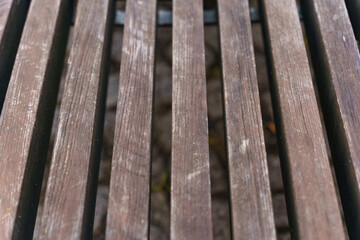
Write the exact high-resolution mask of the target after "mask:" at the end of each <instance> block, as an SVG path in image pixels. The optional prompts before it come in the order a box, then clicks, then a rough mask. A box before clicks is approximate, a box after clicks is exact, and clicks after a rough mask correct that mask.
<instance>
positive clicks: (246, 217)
mask: <svg viewBox="0 0 360 240" xmlns="http://www.w3.org/2000/svg"><path fill="white" fill-rule="evenodd" d="M218 9H219V26H220V41H221V56H222V70H223V71H222V72H223V86H224V88H223V89H224V102H225V104H224V106H225V124H226V141H227V153H228V161H229V183H230V186H229V187H230V196H231V198H230V200H231V201H230V202H231V218H232V219H231V220H232V221H231V223H232V236H233V239H276V234H275V224H274V216H273V210H272V201H271V192H270V183H269V174H268V169H267V160H266V150H265V142H264V135H263V127H262V118H261V110H260V98H259V90H258V86H257V77H256V67H255V56H254V47H253V40H252V35H251V20H250V14H249V3H248V0H222V1H220V0H219V1H218Z"/></svg>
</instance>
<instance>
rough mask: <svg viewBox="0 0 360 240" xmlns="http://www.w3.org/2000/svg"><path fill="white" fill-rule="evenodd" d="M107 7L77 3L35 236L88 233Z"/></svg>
mask: <svg viewBox="0 0 360 240" xmlns="http://www.w3.org/2000/svg"><path fill="white" fill-rule="evenodd" d="M112 7H113V1H111V0H104V1H98V0H78V3H77V7H76V19H75V25H74V32H73V42H72V47H71V49H70V56H69V59H68V61H67V64H68V67H67V69H68V70H67V73H66V80H65V87H64V95H63V97H62V103H61V107H60V113H59V125H58V130H57V134H56V139H55V146H54V150H53V155H52V159H51V168H50V173H49V179H48V183H47V188H46V195H45V202H44V209H43V216H42V219H41V228H40V230H39V239H90V237H91V234H92V221H93V213H94V211H95V209H94V207H95V199H96V188H97V178H98V168H99V161H100V152H101V142H102V140H101V139H102V137H101V136H102V126H103V116H104V109H105V89H106V82H107V81H106V72H105V71H106V67H105V66H106V65H107V64H108V60H109V59H108V58H107V55H108V54H107V53H108V46H109V40H110V38H109V35H110V26H111V21H112V16H111V15H112V13H113V12H112V10H113V8H112ZM89 19H91V24H89Z"/></svg>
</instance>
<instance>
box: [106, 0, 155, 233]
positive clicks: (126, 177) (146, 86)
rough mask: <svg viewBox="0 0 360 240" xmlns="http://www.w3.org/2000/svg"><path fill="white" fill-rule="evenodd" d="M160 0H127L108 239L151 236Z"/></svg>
mask: <svg viewBox="0 0 360 240" xmlns="http://www.w3.org/2000/svg"><path fill="white" fill-rule="evenodd" d="M156 2H157V1H156V0H147V1H140V0H128V1H126V19H125V29H124V38H123V49H122V56H121V68H120V80H119V96H118V103H117V110H116V123H115V135H114V149H113V158H112V167H111V180H110V193H109V194H110V196H109V206H108V215H107V223H106V238H107V239H147V238H148V234H149V214H150V213H149V211H150V206H149V205H150V169H151V165H150V164H151V126H152V124H151V122H152V108H153V92H154V61H155V35H156V34H155V30H156Z"/></svg>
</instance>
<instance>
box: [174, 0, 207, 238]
mask: <svg viewBox="0 0 360 240" xmlns="http://www.w3.org/2000/svg"><path fill="white" fill-rule="evenodd" d="M203 21H204V19H203V3H202V0H194V1H183V0H174V2H173V69H172V77H173V81H172V84H173V85H172V151H171V239H212V223H211V222H212V221H211V193H210V164H209V145H208V120H207V105H206V74H205V47H204V22H203Z"/></svg>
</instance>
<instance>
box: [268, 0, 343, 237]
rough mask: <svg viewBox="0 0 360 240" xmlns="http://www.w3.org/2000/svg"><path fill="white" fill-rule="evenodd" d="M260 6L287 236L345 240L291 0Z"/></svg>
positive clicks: (306, 61) (311, 85) (313, 92)
mask: <svg viewBox="0 0 360 240" xmlns="http://www.w3.org/2000/svg"><path fill="white" fill-rule="evenodd" d="M261 3H262V6H263V9H264V18H263V19H265V22H264V28H265V38H266V39H267V49H268V55H269V56H268V57H269V65H270V67H271V70H270V72H271V75H272V76H271V77H272V80H271V87H272V94H273V99H274V109H275V113H276V120H277V127H276V129H277V132H278V141H279V145H280V151H281V161H282V170H283V176H284V179H285V183H284V184H285V188H286V192H285V194H286V197H287V204H288V205H289V206H288V209H290V211H288V214H289V216H290V218H289V219H290V224H291V231H292V232H291V234H292V237H293V238H295V239H345V231H344V227H343V223H342V218H341V213H340V208H339V206H340V205H339V203H338V202H337V197H336V190H335V186H334V179H333V178H332V173H331V168H330V163H329V159H328V155H327V150H326V145H325V139H324V136H323V130H322V125H321V120H320V114H319V109H318V106H317V101H316V97H315V91H314V86H313V83H312V76H311V72H310V67H309V62H308V59H307V53H306V48H305V44H304V40H303V35H302V30H301V25H300V21H299V15H298V12H297V7H296V1H295V0H291V1H289V0H262V1H261Z"/></svg>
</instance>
